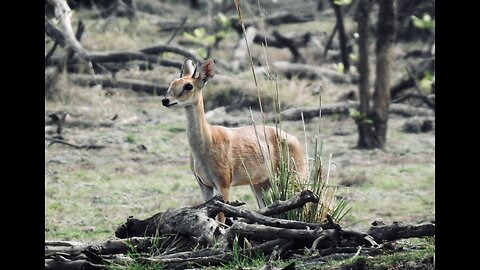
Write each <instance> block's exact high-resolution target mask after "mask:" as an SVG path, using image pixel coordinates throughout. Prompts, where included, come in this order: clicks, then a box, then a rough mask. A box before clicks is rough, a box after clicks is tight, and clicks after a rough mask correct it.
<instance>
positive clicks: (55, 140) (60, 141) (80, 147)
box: [45, 137, 106, 150]
mask: <svg viewBox="0 0 480 270" xmlns="http://www.w3.org/2000/svg"><path fill="white" fill-rule="evenodd" d="M45 140H47V141H50V143H49V144H48V146H50V145H52V144H55V143H59V144H63V145H67V146H70V147H73V148H75V149H86V150H90V149H103V148H105V147H106V146H105V145H98V144H81V145H77V144H73V143H69V142H66V141H64V140H59V139H55V138H49V137H45Z"/></svg>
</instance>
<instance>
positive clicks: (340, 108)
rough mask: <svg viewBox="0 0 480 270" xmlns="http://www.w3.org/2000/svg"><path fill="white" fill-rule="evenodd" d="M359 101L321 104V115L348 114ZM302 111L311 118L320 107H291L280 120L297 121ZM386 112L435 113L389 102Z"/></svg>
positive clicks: (317, 112) (399, 113) (272, 117)
mask: <svg viewBox="0 0 480 270" xmlns="http://www.w3.org/2000/svg"><path fill="white" fill-rule="evenodd" d="M358 106H359V103H358V102H356V101H346V102H337V103H330V104H325V105H322V108H321V110H322V116H325V115H334V114H339V115H349V114H350V110H351V109H358ZM302 112H303V117H304V119H311V118H315V117H318V116H319V113H320V109H319V108H318V107H306V108H298V109H291V110H287V111H285V112H283V113H281V116H280V117H281V119H282V120H289V121H297V120H301V119H302ZM388 112H389V113H391V114H397V115H401V116H404V117H413V116H434V115H435V113H434V112H433V111H432V110H430V109H426V108H419V107H413V106H409V105H406V104H390V105H389V109H388ZM276 118H277V117H276V116H273V115H266V117H265V119H266V121H274V120H275V119H276Z"/></svg>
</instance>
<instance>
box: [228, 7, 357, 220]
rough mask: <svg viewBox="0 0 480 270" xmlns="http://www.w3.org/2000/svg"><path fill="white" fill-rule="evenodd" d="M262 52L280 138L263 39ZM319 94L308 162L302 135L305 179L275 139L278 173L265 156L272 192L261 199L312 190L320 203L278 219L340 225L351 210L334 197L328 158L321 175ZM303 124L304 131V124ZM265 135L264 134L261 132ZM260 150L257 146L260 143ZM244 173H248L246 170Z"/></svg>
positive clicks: (278, 113) (276, 102) (272, 77)
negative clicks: (311, 155) (324, 170)
mask: <svg viewBox="0 0 480 270" xmlns="http://www.w3.org/2000/svg"><path fill="white" fill-rule="evenodd" d="M239 2H240V1H238V0H234V5H235V8H236V10H237V14H238V17H239V20H240V23H241V25H242V30H243V34H244V37H245V42H246V45H247V52H248V55H249V59H250V64H251V68H252V74H253V79H254V81H255V86H256V88H257V94H258V101H259V106H260V113H261V116H262V125H263V128H265V117H264V112H263V108H262V100H261V94H260V89H259V87H258V84H257V76H256V74H255V71H254V68H253V61H252V55H251V52H250V48H249V44H248V42H247V39H246V36H245V26H244V22H243V16H242V11H241V7H240V3H239ZM257 3H258V8H259V10H262V9H261V6H260V2H259V1H257ZM260 21H261V23H262V27H263V29H262V30H263V31H264V33H265V37H266V36H267V35H266V29H265V24H264V23H263V18H262V20H260ZM263 49H264V50H263V51H264V57H265V59H266V61H265V62H266V65H265V73H266V75H267V78H268V80H269V81H270V86H271V90H272V91H275V92H276V94H273V95H271V96H272V97H273V99H274V100H273V102H272V103H273V104H274V106H272V107H273V108H274V114H275V116H276V121H275V127H276V130H277V135H279V134H278V133H279V131H280V130H281V125H282V121H281V107H280V98H279V95H278V93H279V87H278V81H277V76H276V74H272V73H271V72H270V68H269V67H270V65H269V58H268V44H267V40H266V39H265V41H264V43H263ZM321 94H322V93H321V92H320V94H319V112H320V113H319V129H318V133H317V134H316V138H315V145H314V146H313V147H314V149H313V157H312V158H309V156H308V148H307V134H306V131H305V128H304V133H305V143H304V147H305V150H306V151H305V160H306V164H305V166H307V169H308V173H307V175H306V176H304V177H299V174H298V172H297V171H296V170H295V168H296V166H295V164H294V161H293V160H292V159H291V158H290V157H289V151H288V144H287V143H286V141H285V140H284V139H281V138H280V136H277V141H276V143H277V146H278V149H280V151H279V152H280V153H279V155H280V156H279V166H278V169H276V168H275V167H274V164H273V160H272V158H271V157H268V156H267V157H265V156H264V158H265V159H266V160H269V161H270V162H266V164H267V169H268V171H269V181H270V185H271V189H270V190H269V191H268V192H265V193H264V196H263V197H264V200H265V202H266V204H267V205H269V204H272V203H273V202H275V201H278V200H287V199H289V198H291V197H293V196H294V195H295V194H297V193H298V192H300V191H302V190H305V189H309V190H311V191H312V192H313V193H314V194H316V195H317V196H318V197H319V203H310V204H307V205H306V206H305V207H303V208H302V209H294V210H291V211H289V212H287V213H284V214H283V215H281V216H280V217H281V218H286V219H292V220H300V221H306V222H314V223H320V222H324V221H325V220H326V218H327V216H330V217H332V219H333V220H334V221H336V222H339V221H340V220H341V219H342V218H343V217H344V216H345V215H346V214H347V213H348V212H349V211H350V209H351V208H350V207H349V206H348V204H347V201H346V200H345V199H344V198H338V197H337V196H336V193H337V189H338V186H335V185H332V184H330V183H329V177H330V169H331V156H330V160H329V163H328V167H327V172H326V175H325V174H324V172H323V163H324V162H323V155H322V154H323V153H322V141H321V140H320V120H321V101H322V100H321ZM302 119H303V114H302ZM252 121H253V124H254V126H255V133H256V134H255V135H256V136H257V141H258V142H259V141H260V140H259V138H258V136H259V132H258V131H257V128H261V127H262V125H259V126H258V127H257V126H256V123H255V119H254V118H253V115H252ZM303 124H304V127H305V123H303ZM264 134H266V133H265V132H264ZM265 139H266V138H265ZM259 146H260V143H259ZM260 147H261V146H260ZM268 147H269V146H268V144H267V148H268ZM262 153H267V155H268V153H270V149H265V151H262ZM264 155H265V154H264ZM245 169H246V170H247V168H245Z"/></svg>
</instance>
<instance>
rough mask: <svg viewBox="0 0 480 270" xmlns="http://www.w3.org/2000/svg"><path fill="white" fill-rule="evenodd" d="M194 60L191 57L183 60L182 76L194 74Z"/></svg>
mask: <svg viewBox="0 0 480 270" xmlns="http://www.w3.org/2000/svg"><path fill="white" fill-rule="evenodd" d="M193 71H194V68H193V60H192V59H191V58H188V59H187V60H185V62H183V66H182V69H181V71H180V78H183V77H185V76H192V75H193Z"/></svg>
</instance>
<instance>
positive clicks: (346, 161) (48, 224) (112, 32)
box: [45, 10, 435, 241]
mask: <svg viewBox="0 0 480 270" xmlns="http://www.w3.org/2000/svg"><path fill="white" fill-rule="evenodd" d="M178 12H181V10H179V11H178ZM76 14H78V16H81V15H82V14H83V13H82V12H81V11H79V12H78V13H76ZM234 14H235V13H234V12H232V14H230V15H234ZM246 16H248V14H247V15H246ZM142 18H143V17H140V20H139V21H138V22H137V24H136V25H134V26H132V25H131V24H130V23H129V22H128V20H126V19H119V20H118V21H114V22H109V23H108V25H107V23H105V22H99V21H98V20H88V19H85V20H84V23H85V24H86V33H85V37H84V38H83V39H82V43H83V44H84V46H85V47H87V48H90V49H94V50H99V51H101V50H106V49H109V50H112V49H138V48H142V47H147V46H150V45H154V44H158V43H160V44H161V43H162V42H164V41H165V40H166V39H168V38H169V37H170V34H165V35H164V36H155V37H154V36H152V35H153V34H155V35H156V34H158V32H157V31H156V30H155V29H154V26H153V25H152V24H150V23H149V21H148V20H149V19H142ZM148 18H150V17H148ZM322 18H329V19H325V21H322V22H320V23H315V22H314V23H309V24H307V28H305V25H296V26H295V25H288V26H285V27H284V28H283V29H284V30H285V31H286V32H287V33H288V31H290V32H292V31H298V30H299V29H302V31H303V30H305V29H310V30H311V31H313V32H316V31H327V30H328V31H330V30H331V28H332V27H333V25H334V19H333V17H332V16H331V13H330V15H329V17H322ZM73 21H75V18H73ZM318 25H321V27H319V26H318ZM349 27H350V28H351V27H354V25H353V23H351V22H350V23H347V28H349ZM228 37H230V38H231V37H235V40H234V41H233V42H228V40H229V39H228V38H227V40H226V41H224V42H222V43H221V47H220V49H219V51H218V52H214V54H215V53H216V55H214V57H218V58H219V59H228V53H231V50H232V49H231V48H234V47H235V44H236V42H237V38H238V37H237V35H236V34H233V33H230V34H229V36H228ZM178 39H181V37H179V38H178ZM409 46H410V47H409ZM252 47H253V48H252V53H253V54H254V55H258V56H259V58H261V56H262V55H263V49H262V47H261V46H258V45H254V46H252ZM422 47H423V44H418V43H417V44H408V46H406V45H399V46H397V48H396V49H395V55H396V60H395V61H396V62H395V65H394V72H395V73H394V74H393V76H392V77H393V79H394V80H395V79H398V78H399V77H401V76H402V74H403V73H402V72H404V71H403V66H404V62H402V61H403V60H402V59H403V53H404V52H405V50H407V48H422ZM48 48H49V46H47V45H46V51H47V50H48ZM373 49H374V48H373V47H372V52H373ZM316 50H318V51H320V49H315V48H314V49H312V48H308V49H305V50H302V53H303V54H304V55H306V56H308V55H309V54H310V53H314V52H315V51H316ZM269 54H270V58H271V60H272V61H275V60H286V59H289V58H290V55H289V52H288V51H287V50H286V49H283V50H282V49H273V48H272V49H269ZM307 58H308V59H309V60H308V61H309V62H312V63H313V62H315V61H314V60H312V59H313V57H307ZM372 61H373V60H372ZM312 63H310V64H312ZM372 63H373V62H372ZM325 66H326V65H325ZM328 66H329V67H330V66H332V67H333V66H334V65H331V64H328ZM247 67H248V66H247ZM178 72H179V71H178V70H176V69H173V68H163V67H157V68H155V69H154V70H152V71H147V72H143V71H139V70H138V69H135V68H133V69H131V70H129V71H128V72H124V71H121V72H119V73H118V74H117V76H122V75H125V76H126V77H131V78H143V79H149V80H152V81H159V82H169V81H171V80H172V79H174V78H176V77H177V76H178ZM232 77H233V76H230V77H228V76H227V81H228V83H225V75H223V79H222V76H220V75H219V76H218V79H217V77H216V78H214V80H213V82H212V83H211V84H209V85H208V86H207V88H206V89H205V96H206V98H205V99H206V103H207V104H206V105H207V107H209V106H208V103H209V99H208V95H211V93H213V92H215V91H217V92H222V91H226V88H233V87H235V88H236V89H243V87H246V88H249V89H250V91H251V90H252V89H255V88H253V87H252V84H253V83H252V75H251V72H250V71H249V69H248V68H246V69H245V70H244V71H243V73H242V74H241V75H238V76H235V77H233V78H232ZM260 80H261V86H260V89H261V92H262V95H268V93H269V91H271V88H270V87H268V85H269V82H268V81H266V80H265V79H260ZM220 82H221V83H220ZM321 83H323V84H324V86H325V88H324V92H323V96H322V100H323V102H324V103H329V102H333V101H336V100H337V99H338V97H339V96H341V95H342V94H344V93H346V92H348V91H350V90H355V91H356V89H357V86H356V85H337V84H334V83H331V82H321ZM265 85H267V86H265ZM315 85H316V82H312V81H308V80H301V79H298V78H292V79H290V80H288V79H286V78H283V77H280V78H279V88H280V100H281V101H282V102H283V103H285V104H286V105H285V107H283V108H284V109H285V110H287V109H288V108H299V107H302V106H311V105H315V104H318V92H315V91H314V90H313V88H315V87H314V86H315ZM227 105H228V104H227ZM210 107H215V106H210ZM209 109H212V108H209ZM56 111H66V112H68V113H69V114H70V116H69V118H68V119H67V123H66V125H65V127H64V129H63V132H62V135H63V137H64V138H65V140H66V141H68V142H70V143H73V144H78V145H80V144H82V145H83V144H95V145H103V146H105V147H104V148H102V149H75V148H73V147H70V146H67V145H63V144H58V143H55V144H52V145H50V143H51V142H50V141H47V140H46V141H45V240H79V241H95V240H101V241H103V240H106V239H109V238H113V232H114V230H115V228H116V227H117V226H118V225H120V224H122V223H123V222H124V221H125V220H126V218H127V217H128V216H132V215H133V216H135V217H137V218H146V217H149V216H151V215H153V214H155V213H157V212H159V211H162V210H165V209H167V208H172V207H179V206H184V205H193V204H197V203H200V202H201V195H200V190H199V189H198V188H197V184H196V182H195V180H194V178H193V176H192V173H191V172H190V169H189V166H188V151H189V149H188V143H187V138H186V134H185V132H186V131H185V127H186V119H185V114H184V111H183V110H182V109H167V108H165V107H163V106H162V105H161V97H160V96H150V95H146V94H138V93H135V92H132V91H130V90H123V89H102V88H101V87H79V86H74V85H70V84H66V85H65V87H64V92H63V93H61V95H60V96H59V98H58V100H55V101H52V100H45V114H46V118H47V115H48V114H50V113H52V112H56ZM220 114H222V113H220ZM254 114H255V116H256V117H257V118H256V119H257V121H259V118H258V113H257V112H255V113H254ZM218 115H219V114H218V113H217V114H212V116H211V118H210V120H211V121H218V119H217V117H218ZM225 116H229V117H236V118H238V119H243V120H244V122H248V121H249V119H250V117H251V116H250V112H249V111H248V108H247V107H243V108H241V109H240V110H234V111H228V112H225V113H223V117H225ZM114 118H115V120H112V119H114ZM405 121H406V118H404V117H400V116H396V115H391V118H390V120H389V123H388V135H387V145H386V148H385V149H384V150H358V149H356V148H355V146H356V142H357V132H356V126H355V123H354V121H353V119H352V118H351V117H348V116H347V117H341V116H339V115H334V116H325V117H322V118H321V119H319V118H314V119H311V120H310V121H307V122H306V123H305V131H306V133H304V125H303V123H302V122H301V121H283V122H282V128H283V129H285V130H287V131H288V132H290V133H292V134H294V135H295V136H297V137H298V138H300V139H301V141H304V140H305V137H306V142H307V145H308V148H307V149H308V151H309V154H310V156H311V155H312V153H313V145H314V143H315V138H316V137H317V131H318V128H319V125H320V134H319V135H318V138H319V140H320V141H321V142H322V143H323V151H322V153H323V162H324V173H325V174H326V173H327V171H328V170H327V168H328V164H329V163H331V167H330V170H329V171H330V172H329V179H330V180H329V181H330V183H331V184H334V185H338V186H339V188H338V195H342V196H345V197H346V198H347V200H348V203H349V206H351V207H352V210H351V211H350V212H349V214H348V215H347V216H346V217H345V219H344V220H343V226H352V227H353V228H357V229H365V228H367V227H369V226H370V223H371V222H373V221H374V220H382V221H384V222H385V223H390V222H392V221H403V222H410V223H419V222H425V221H434V220H435V210H434V205H435V130H434V129H433V130H432V131H429V132H426V133H405V132H403V131H402V130H401V127H402V125H403V124H404V122H405ZM267 124H272V123H267ZM47 129H50V127H46V134H45V136H46V137H47V136H51V134H48V133H47ZM330 157H331V158H330ZM231 199H232V200H240V201H245V202H247V207H250V208H255V207H256V204H255V202H254V198H253V196H252V194H251V193H250V190H249V188H248V187H237V188H234V189H233V191H232V198H231Z"/></svg>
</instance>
